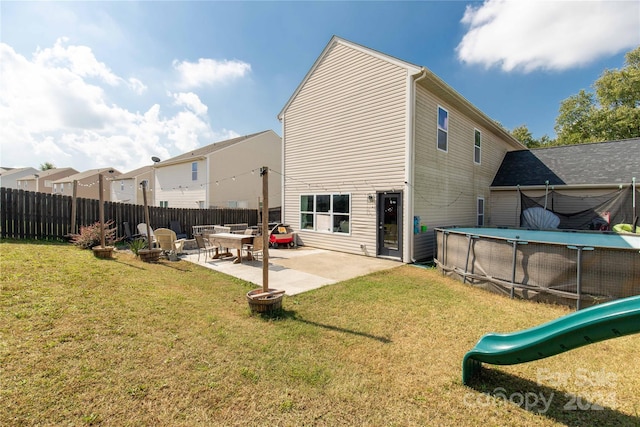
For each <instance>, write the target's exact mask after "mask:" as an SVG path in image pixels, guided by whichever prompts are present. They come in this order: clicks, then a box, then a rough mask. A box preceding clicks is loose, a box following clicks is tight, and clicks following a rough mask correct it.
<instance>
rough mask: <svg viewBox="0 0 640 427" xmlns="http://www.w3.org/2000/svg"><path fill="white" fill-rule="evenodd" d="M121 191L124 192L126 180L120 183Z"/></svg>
mask: <svg viewBox="0 0 640 427" xmlns="http://www.w3.org/2000/svg"><path fill="white" fill-rule="evenodd" d="M120 191H124V180H123V181H120Z"/></svg>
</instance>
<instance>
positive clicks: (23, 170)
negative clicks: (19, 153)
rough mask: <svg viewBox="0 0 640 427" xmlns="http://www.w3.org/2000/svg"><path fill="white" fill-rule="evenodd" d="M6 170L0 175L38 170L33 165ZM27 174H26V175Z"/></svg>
mask: <svg viewBox="0 0 640 427" xmlns="http://www.w3.org/2000/svg"><path fill="white" fill-rule="evenodd" d="M5 169H6V170H5V171H4V172H0V176H5V177H7V176H11V175H19V174H21V173H23V172H29V171H32V170H33V171H37V169H34V168H32V167H26V168H5ZM25 176H26V175H25Z"/></svg>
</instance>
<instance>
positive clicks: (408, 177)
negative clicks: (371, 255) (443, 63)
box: [403, 67, 427, 263]
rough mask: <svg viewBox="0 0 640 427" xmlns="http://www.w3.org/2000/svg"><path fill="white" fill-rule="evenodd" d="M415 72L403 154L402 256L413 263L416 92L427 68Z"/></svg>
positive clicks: (410, 77)
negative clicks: (404, 240) (404, 238)
mask: <svg viewBox="0 0 640 427" xmlns="http://www.w3.org/2000/svg"><path fill="white" fill-rule="evenodd" d="M414 76H416V74H414V75H410V76H408V77H407V79H408V86H409V96H408V98H409V99H408V103H409V106H408V109H407V121H408V123H407V152H406V156H405V171H406V172H405V193H406V194H407V211H408V212H409V215H407V217H408V219H409V220H408V221H405V227H404V228H405V235H406V236H409V244H408V245H407V251H408V253H407V254H406V256H403V258H404V259H409V260H411V263H415V262H416V259H415V257H414V255H415V252H414V247H415V245H414V240H415V237H414V234H413V217H414V216H415V215H414V214H415V211H414V194H413V193H414V191H415V185H414V184H415V183H414V167H413V166H414V161H415V140H416V117H415V116H416V98H417V95H416V92H417V89H416V88H417V85H418V81H420V80H422V79H424V78H426V77H427V70H426V68H424V67H421V68H420V73H419V74H417V76H418V77H415V78H414Z"/></svg>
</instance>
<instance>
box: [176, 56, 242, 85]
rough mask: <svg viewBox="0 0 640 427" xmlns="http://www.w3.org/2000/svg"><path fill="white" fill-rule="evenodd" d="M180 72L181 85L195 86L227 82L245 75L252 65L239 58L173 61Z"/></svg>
mask: <svg viewBox="0 0 640 427" xmlns="http://www.w3.org/2000/svg"><path fill="white" fill-rule="evenodd" d="M173 67H174V68H175V69H176V70H177V71H178V73H179V86H180V87H182V88H195V87H201V86H205V85H212V84H216V83H226V82H228V81H231V80H235V79H237V78H239V77H244V76H245V75H246V74H247V73H249V72H250V71H251V65H250V64H248V63H246V62H242V61H237V60H231V61H229V60H223V61H216V60H215V59H205V58H200V59H198V62H187V61H183V62H180V61H178V60H174V61H173Z"/></svg>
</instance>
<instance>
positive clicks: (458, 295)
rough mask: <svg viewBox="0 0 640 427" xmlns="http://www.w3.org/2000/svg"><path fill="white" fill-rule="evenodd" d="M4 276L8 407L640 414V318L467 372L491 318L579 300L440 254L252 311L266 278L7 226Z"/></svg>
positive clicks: (71, 411) (540, 315)
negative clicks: (546, 352)
mask: <svg viewBox="0 0 640 427" xmlns="http://www.w3.org/2000/svg"><path fill="white" fill-rule="evenodd" d="M0 279H1V281H0V284H1V285H0V286H1V288H0V402H2V404H1V405H0V425H14V426H20V425H109V426H111V425H113V426H129V425H131V426H133V425H135V426H139V425H153V426H158V425H172V426H174V425H177V426H193V425H239V426H253V425H255V426H261V425H268V426H272V425H283V426H302V425H327V426H333V425H365V426H413V425H415V426H423V425H455V426H477V425H505V426H506V425H532V426H533V425H535V426H540V425H542V426H546V425H571V426H578V425H602V426H605V425H607V426H608V425H636V426H637V425H640V415H639V413H640V402H639V398H638V396H640V365H639V364H638V363H637V355H638V354H639V353H640V339H639V337H640V336H638V335H634V336H628V337H623V338H618V339H615V340H609V341H605V342H601V343H598V344H595V345H591V346H586V347H582V348H580V349H577V350H574V351H570V352H567V353H564V354H561V355H558V356H554V357H551V358H548V359H544V360H541V361H536V362H531V363H527V364H522V365H513V366H499V367H497V366H487V367H486V369H485V370H484V371H483V376H482V377H481V378H480V380H478V381H477V382H476V383H474V384H473V385H472V387H471V388H470V387H465V386H463V385H462V383H461V378H460V377H461V368H460V366H461V361H462V357H463V355H464V354H465V352H467V351H468V350H469V349H471V348H472V347H473V345H474V344H475V343H476V342H477V340H478V339H479V338H480V336H481V335H482V334H484V333H486V332H490V331H496V332H508V331H514V330H518V329H522V328H526V327H530V326H534V325H537V324H539V323H541V322H544V321H548V320H551V319H554V318H556V317H558V316H561V315H564V314H567V313H569V312H570V310H569V309H567V308H563V307H557V306H550V305H543V304H536V303H531V302H524V301H515V300H510V299H508V298H505V297H503V296H499V295H494V294H490V293H488V292H485V291H482V290H478V289H475V288H472V287H470V286H468V285H463V284H462V283H460V282H457V281H453V280H449V279H447V278H443V277H442V276H441V275H440V274H439V273H438V272H437V271H435V270H428V269H422V268H416V267H413V266H402V267H399V268H396V269H393V270H390V271H386V272H381V273H377V274H372V275H369V276H365V277H361V278H357V279H353V280H349V281H345V282H342V283H339V284H336V285H332V286H327V287H324V288H321V289H318V290H316V291H313V292H308V293H305V294H301V295H297V296H295V297H285V299H284V302H283V311H282V312H281V313H279V314H278V315H277V316H270V317H266V316H259V315H251V313H250V311H249V308H248V304H247V302H246V299H245V293H246V292H247V291H249V290H250V289H253V286H252V285H251V284H249V283H246V282H243V281H241V280H238V279H235V278H232V277H229V276H225V275H221V274H218V273H216V272H214V271H211V270H208V269H205V268H202V267H199V266H196V265H193V264H190V263H187V262H185V261H180V262H174V263H170V262H160V263H158V264H146V263H143V262H141V261H139V260H138V259H136V258H135V257H133V256H132V255H130V254H127V253H118V254H117V255H116V259H114V260H99V259H96V258H94V257H93V255H92V253H91V251H88V250H80V249H78V248H76V247H73V246H70V245H54V244H37V243H17V242H6V241H5V242H1V243H0ZM272 286H273V287H276V288H277V283H272ZM534 394H535V396H537V398H538V400H540V399H539V396H542V397H544V398H545V399H548V398H550V397H551V405H550V407H549V408H548V410H547V411H543V407H542V403H540V401H538V404H537V405H536V406H534V405H533V396H534ZM520 396H522V399H528V401H529V403H530V404H529V405H526V404H525V403H523V404H521V405H519V403H520ZM509 400H511V402H510V401H509ZM596 403H602V404H603V405H602V406H603V409H602V410H593V405H594V404H596ZM525 406H528V407H525ZM574 407H575V410H574ZM541 412H544V413H541Z"/></svg>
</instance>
